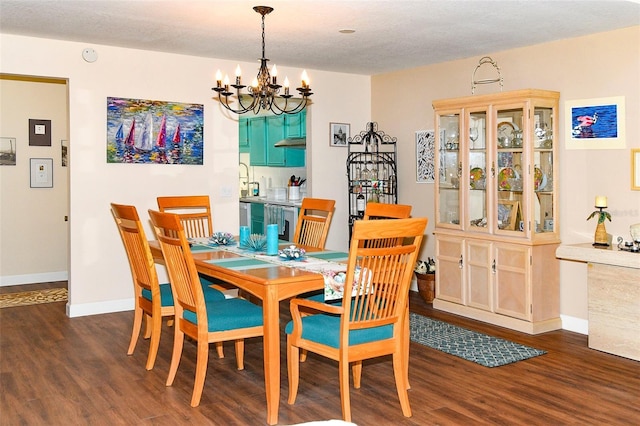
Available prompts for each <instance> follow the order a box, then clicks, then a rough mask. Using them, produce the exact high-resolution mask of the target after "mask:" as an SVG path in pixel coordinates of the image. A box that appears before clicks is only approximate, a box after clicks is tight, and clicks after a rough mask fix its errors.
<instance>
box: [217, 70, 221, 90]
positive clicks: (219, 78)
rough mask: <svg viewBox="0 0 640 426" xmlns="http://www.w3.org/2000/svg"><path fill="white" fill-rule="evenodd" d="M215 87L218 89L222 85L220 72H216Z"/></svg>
mask: <svg viewBox="0 0 640 426" xmlns="http://www.w3.org/2000/svg"><path fill="white" fill-rule="evenodd" d="M216 85H217V86H218V87H220V86H221V85H222V73H221V72H220V70H218V71H216Z"/></svg>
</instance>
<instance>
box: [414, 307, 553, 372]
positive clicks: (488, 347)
mask: <svg viewBox="0 0 640 426" xmlns="http://www.w3.org/2000/svg"><path fill="white" fill-rule="evenodd" d="M410 324H411V332H410V334H411V340H412V341H414V342H416V343H420V344H422V345H425V346H429V347H430V348H433V349H437V350H439V351H442V352H446V353H448V354H451V355H455V356H457V357H460V358H463V359H466V360H468V361H473V362H475V363H477V364H480V365H484V366H485V367H499V366H501V365H506V364H511V363H513V362H516V361H522V360H524V359H529V358H533V357H536V356H539V355H543V354H545V353H546V351H543V350H540V349H535V348H531V347H529V346H524V345H521V344H519V343H515V342H510V341H508V340H504V339H500V338H498V337H493V336H488V335H486V334H482V333H478V332H476V331H471V330H467V329H465V328H462V327H458V326H455V325H452V324H448V323H446V322H442V321H438V320H434V319H431V318H427V317H425V316H422V315H418V314H414V313H413V312H412V313H410Z"/></svg>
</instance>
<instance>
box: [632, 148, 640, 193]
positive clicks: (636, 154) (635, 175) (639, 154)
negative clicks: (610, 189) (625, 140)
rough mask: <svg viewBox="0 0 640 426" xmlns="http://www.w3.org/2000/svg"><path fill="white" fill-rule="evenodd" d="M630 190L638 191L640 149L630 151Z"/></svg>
mask: <svg viewBox="0 0 640 426" xmlns="http://www.w3.org/2000/svg"><path fill="white" fill-rule="evenodd" d="M631 189H633V190H634V191H640V148H634V149H632V150H631Z"/></svg>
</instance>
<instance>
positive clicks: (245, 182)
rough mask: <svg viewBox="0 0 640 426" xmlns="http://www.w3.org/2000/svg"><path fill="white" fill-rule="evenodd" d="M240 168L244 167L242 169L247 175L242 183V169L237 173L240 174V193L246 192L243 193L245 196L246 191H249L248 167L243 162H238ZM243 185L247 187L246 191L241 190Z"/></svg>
mask: <svg viewBox="0 0 640 426" xmlns="http://www.w3.org/2000/svg"><path fill="white" fill-rule="evenodd" d="M240 166H244V169H245V171H246V172H247V175H246V176H245V181H244V182H243V181H242V178H243V176H242V169H241V170H240V172H239V174H240V192H241V193H242V191H246V192H245V195H246V194H247V192H248V190H249V167H248V166H247V165H246V164H245V163H243V162H240ZM243 185H247V189H246V190H244V189H242V186H243ZM251 195H253V194H251Z"/></svg>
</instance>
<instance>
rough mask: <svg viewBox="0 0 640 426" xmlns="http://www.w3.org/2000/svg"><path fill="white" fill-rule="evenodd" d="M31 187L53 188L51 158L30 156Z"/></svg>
mask: <svg viewBox="0 0 640 426" xmlns="http://www.w3.org/2000/svg"><path fill="white" fill-rule="evenodd" d="M30 161H31V188H53V158H31V159H30Z"/></svg>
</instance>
